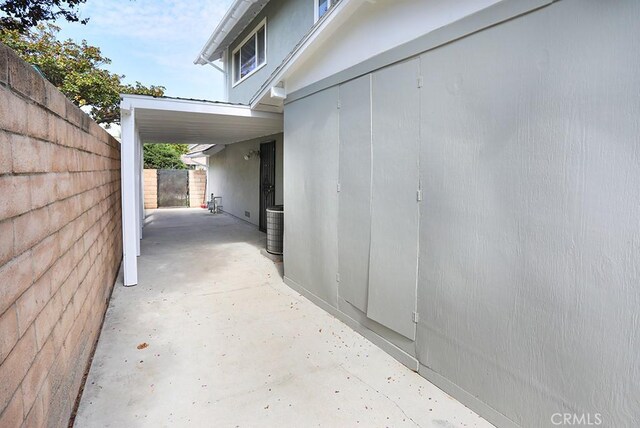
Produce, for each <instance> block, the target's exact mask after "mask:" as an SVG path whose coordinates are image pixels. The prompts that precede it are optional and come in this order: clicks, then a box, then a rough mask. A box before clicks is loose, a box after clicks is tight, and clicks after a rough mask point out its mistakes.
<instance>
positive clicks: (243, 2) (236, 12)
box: [193, 0, 258, 65]
mask: <svg viewBox="0 0 640 428" xmlns="http://www.w3.org/2000/svg"><path fill="white" fill-rule="evenodd" d="M257 2H258V0H235V1H234V2H233V4H232V5H231V6H230V7H229V9H228V10H227V13H225V15H224V16H223V17H222V20H221V21H220V23H219V24H218V26H217V27H216V29H215V30H213V33H212V34H211V36H210V37H209V39H208V40H207V42H206V43H205V44H204V46H203V47H202V49H201V50H200V53H199V54H198V57H197V58H196V59H195V60H193V63H194V64H197V65H204V64H206V63H208V62H211V61H215V60H217V59H220V58H212V57H211V56H212V55H213V53H214V52H215V50H216V49H217V48H218V47H219V46H220V43H222V41H223V40H224V38H225V37H226V36H227V34H229V32H230V31H231V30H233V27H235V26H236V24H237V23H238V21H239V20H240V19H241V18H242V17H243V16H244V14H245V13H246V12H247V10H249V8H250V7H251V6H252V5H253V4H254V3H257Z"/></svg>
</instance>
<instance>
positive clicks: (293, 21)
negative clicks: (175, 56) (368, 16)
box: [195, 0, 339, 104]
mask: <svg viewBox="0 0 640 428" xmlns="http://www.w3.org/2000/svg"><path fill="white" fill-rule="evenodd" d="M338 1H339V0H271V1H269V0H236V1H235V2H234V3H233V4H232V5H231V7H230V8H229V10H228V11H227V14H226V15H225V16H224V17H223V19H222V21H221V22H220V24H219V25H218V26H217V28H216V29H215V31H214V32H213V34H212V36H211V37H210V39H209V40H208V41H207V43H206V44H205V46H204V47H203V49H202V51H201V53H200V55H199V56H198V58H197V59H196V60H195V63H196V64H206V63H211V64H213V65H217V66H219V67H220V68H222V69H223V72H224V74H225V85H226V91H225V92H226V95H227V100H226V101H229V102H232V103H242V104H247V103H249V101H250V99H251V98H252V97H253V96H254V95H255V94H256V92H257V91H258V90H259V89H260V87H261V86H262V85H263V84H264V82H265V81H266V80H267V79H268V78H269V77H270V76H271V74H272V73H273V72H274V70H276V69H277V67H278V66H279V65H280V64H281V63H282V61H283V60H284V59H285V58H286V57H287V55H288V54H289V53H290V52H291V51H292V49H293V48H294V47H295V46H296V45H297V44H298V43H299V42H300V40H302V39H303V37H304V36H305V35H306V34H307V33H308V32H309V30H310V29H311V28H312V27H313V25H314V23H316V22H317V21H318V20H319V19H321V18H322V17H323V16H324V15H325V14H326V13H327V12H328V11H330V9H331V8H332V7H333V6H335V5H336V4H337V3H338Z"/></svg>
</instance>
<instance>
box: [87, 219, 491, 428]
mask: <svg viewBox="0 0 640 428" xmlns="http://www.w3.org/2000/svg"><path fill="white" fill-rule="evenodd" d="M264 240H265V236H264V234H262V233H260V232H258V230H257V229H256V228H255V227H253V226H251V225H249V224H247V223H245V222H243V221H240V220H238V219H236V218H234V217H231V216H228V215H224V214H219V215H214V214H210V213H209V212H208V211H206V210H201V209H165V210H156V211H153V212H152V213H151V215H150V216H149V217H148V218H147V225H146V227H145V229H144V239H143V241H142V256H141V257H140V258H139V284H138V285H137V286H135V287H131V288H125V287H122V285H121V282H120V283H117V284H116V286H115V290H114V293H113V296H112V299H111V302H110V305H109V309H108V311H107V315H106V320H105V323H104V326H103V329H102V333H101V336H100V340H99V342H98V347H97V351H96V354H95V357H94V359H93V364H92V366H91V370H90V372H89V376H88V379H87V382H86V386H85V389H84V393H83V395H82V399H81V402H80V407H79V409H78V414H77V417H76V419H75V426H76V427H142V426H145V427H146V426H149V427H160V426H162V427H164V426H171V427H176V426H177V427H183V426H194V427H199V426H213V427H237V426H240V427H255V426H273V427H285V426H292V427H293V426H296V427H301V426H305V427H306V426H326V427H358V426H359V427H370V426H375V427H384V426H393V427H402V426H421V427H488V426H491V425H490V424H489V423H488V422H486V421H484V420H483V419H482V418H480V417H479V416H478V415H476V414H475V413H473V412H472V411H471V410H469V409H467V408H466V407H464V406H463V405H462V404H460V403H459V402H457V401H456V400H454V399H453V398H451V397H450V396H448V395H447V394H445V393H444V392H442V391H441V390H439V389H438V388H436V387H435V386H433V385H432V384H431V383H429V382H428V381H427V380H425V379H424V378H422V377H420V376H419V375H418V374H416V373H414V372H412V371H410V370H409V369H407V368H406V367H404V366H403V365H401V364H400V363H398V362H397V361H396V360H394V359H393V358H391V357H390V356H388V355H387V354H386V353H385V352H383V351H382V350H380V349H379V348H377V347H376V346H375V345H373V344H372V343H370V342H369V341H367V340H366V339H364V338H363V337H362V336H360V335H359V334H357V333H355V332H354V331H353V330H351V329H350V328H349V327H347V326H346V325H345V324H343V323H342V322H340V321H338V320H337V319H335V318H334V317H332V316H331V315H329V314H327V313H326V312H324V311H323V310H322V309H320V308H318V307H317V306H315V305H314V304H312V303H311V302H309V301H308V300H307V299H305V298H304V297H302V296H300V295H299V294H298V293H296V292H294V291H293V290H291V289H290V288H289V287H287V286H286V285H285V284H284V283H283V282H282V279H281V269H282V265H281V264H274V263H273V262H272V261H270V260H268V259H267V258H265V257H264V256H262V255H261V254H260V248H262V246H263V242H264ZM144 344H146V346H145V345H144ZM138 348H142V349H138Z"/></svg>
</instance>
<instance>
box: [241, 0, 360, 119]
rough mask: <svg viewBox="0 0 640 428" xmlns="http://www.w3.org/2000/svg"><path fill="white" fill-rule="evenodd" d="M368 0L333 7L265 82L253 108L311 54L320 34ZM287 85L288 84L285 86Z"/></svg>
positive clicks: (347, 0)
mask: <svg viewBox="0 0 640 428" xmlns="http://www.w3.org/2000/svg"><path fill="white" fill-rule="evenodd" d="M366 1H367V0H341V1H339V2H338V4H336V5H335V6H334V7H332V8H331V9H330V10H329V12H328V13H327V14H326V15H325V16H324V17H322V19H321V20H320V21H319V23H318V24H317V25H316V27H315V28H314V29H313V31H311V32H310V33H309V34H307V36H306V39H305V40H304V41H303V42H302V43H300V45H298V47H297V48H296V50H295V51H294V52H292V53H291V55H290V56H289V57H288V58H287V59H286V60H285V62H284V63H283V64H282V65H281V67H280V70H279V71H278V72H277V73H276V74H274V75H273V76H271V78H270V79H269V80H268V81H267V82H265V84H264V85H263V86H262V88H261V89H260V90H259V92H257V93H256V94H255V95H254V96H253V98H251V101H250V102H249V105H250V106H251V108H252V109H255V108H256V107H257V105H258V104H260V102H261V101H262V100H263V99H264V98H265V97H269V96H270V93H271V88H272V87H274V86H277V85H278V84H279V82H281V81H283V80H285V78H286V76H287V75H288V73H289V72H290V71H291V68H292V67H293V66H294V65H295V64H296V63H297V61H298V60H299V59H300V58H301V57H302V56H303V55H304V54H310V53H311V51H312V49H313V45H314V42H315V41H316V40H317V39H318V38H319V37H320V35H321V34H322V33H323V32H324V31H329V30H331V29H332V28H333V27H334V26H335V25H338V24H339V23H341V22H342V20H344V19H347V18H348V17H349V16H350V15H351V13H353V12H354V11H355V10H356V9H357V8H358V7H359V6H360V5H362V4H363V3H364V2H366ZM285 87H286V86H285Z"/></svg>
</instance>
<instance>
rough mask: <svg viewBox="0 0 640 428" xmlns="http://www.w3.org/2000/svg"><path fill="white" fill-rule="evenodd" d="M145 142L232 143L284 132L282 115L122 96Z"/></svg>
mask: <svg viewBox="0 0 640 428" xmlns="http://www.w3.org/2000/svg"><path fill="white" fill-rule="evenodd" d="M120 108H121V110H122V114H123V115H124V114H131V112H135V114H134V122H135V126H136V130H137V131H138V133H139V135H140V139H141V141H142V142H144V143H184V144H230V143H235V142H238V141H244V140H249V139H252V138H259V137H263V136H266V135H271V134H276V133H278V132H282V126H283V125H282V114H280V113H272V112H264V111H256V110H252V109H251V108H250V107H249V106H247V105H242V104H231V103H225V102H218V101H205V100H193V99H186V98H170V97H152V96H144V95H129V94H123V95H121V103H120Z"/></svg>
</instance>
